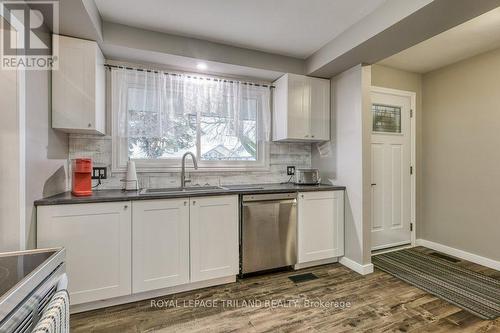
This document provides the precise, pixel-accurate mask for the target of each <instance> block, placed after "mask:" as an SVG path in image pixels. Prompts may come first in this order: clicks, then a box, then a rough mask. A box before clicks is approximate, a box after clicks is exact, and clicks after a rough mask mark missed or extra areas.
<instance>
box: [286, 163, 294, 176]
mask: <svg viewBox="0 0 500 333" xmlns="http://www.w3.org/2000/svg"><path fill="white" fill-rule="evenodd" d="M286 174H287V175H288V176H293V175H295V166H293V165H292V166H287V167H286Z"/></svg>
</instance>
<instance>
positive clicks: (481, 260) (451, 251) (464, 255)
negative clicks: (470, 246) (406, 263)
mask: <svg viewBox="0 0 500 333" xmlns="http://www.w3.org/2000/svg"><path fill="white" fill-rule="evenodd" d="M415 244H416V245H417V246H423V247H427V248H429V249H432V250H435V251H439V252H443V253H445V254H448V255H450V256H454V257H457V258H460V259H463V260H468V261H471V262H473V263H476V264H479V265H483V266H486V267H489V268H492V269H495V270H497V271H500V261H497V260H493V259H490V258H486V257H482V256H480V255H477V254H474V253H470V252H466V251H463V250H459V249H455V248H453V247H450V246H447V245H443V244H439V243H434V242H431V241H428V240H425V239H417V241H416V242H415Z"/></svg>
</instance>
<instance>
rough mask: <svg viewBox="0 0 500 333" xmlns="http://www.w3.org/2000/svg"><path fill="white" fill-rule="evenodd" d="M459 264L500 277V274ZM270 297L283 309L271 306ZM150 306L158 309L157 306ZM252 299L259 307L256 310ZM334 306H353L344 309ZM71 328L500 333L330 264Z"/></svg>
mask: <svg viewBox="0 0 500 333" xmlns="http://www.w3.org/2000/svg"><path fill="white" fill-rule="evenodd" d="M419 249H420V250H421V251H430V250H428V249H425V248H419ZM458 264H459V265H463V266H465V267H468V268H470V269H473V270H475V271H478V272H482V273H483V274H486V275H488V276H492V277H494V278H497V279H500V272H498V271H495V270H492V269H489V268H486V267H482V266H479V265H476V264H473V263H470V262H464V261H461V262H460V263H458ZM307 272H312V273H314V274H316V275H317V276H318V277H319V278H318V279H316V280H311V281H308V282H302V283H298V284H294V283H293V282H292V281H290V280H289V279H288V276H290V275H295V274H299V273H307ZM228 300H233V301H236V300H238V301H239V304H235V303H232V304H229V302H228ZM266 300H267V301H271V300H274V301H275V302H279V304H278V303H277V304H274V305H275V306H271V304H266V303H265V302H266ZM152 301H156V304H157V305H160V306H157V307H155V306H151V304H152ZM161 301H165V303H164V304H161ZM195 301H197V302H199V303H198V304H197V306H195V304H194V302H195ZM210 301H211V302H212V303H211V304H210ZM245 301H247V304H245V303H244V302H245ZM252 301H253V302H258V301H261V304H254V305H260V306H254V307H252V306H250V304H248V303H250V302H252ZM175 302H176V304H175ZM215 302H217V303H215ZM287 302H288V303H287ZM313 302H315V303H313ZM320 302H323V303H321V304H320ZM335 302H346V303H347V302H348V303H350V304H349V305H350V306H349V307H347V306H346V307H344V308H340V307H339V305H340V304H335ZM284 305H288V306H289V307H284ZM327 305H329V306H330V307H327ZM335 305H337V307H335ZM71 331H72V332H120V333H125V332H386V331H387V332H500V318H497V319H496V320H494V321H485V320H481V319H480V318H477V317H475V316H473V315H472V314H469V313H468V312H465V311H464V310H461V309H460V308H458V307H456V306H454V305H451V304H449V303H447V302H445V301H442V300H440V299H438V298H436V297H434V296H432V295H430V294H428V293H426V292H425V291H422V290H420V289H418V288H416V287H413V286H412V285H409V284H407V283H405V282H403V281H401V280H398V279H396V278H394V277H392V276H391V275H389V274H386V273H384V272H382V271H380V270H375V272H374V273H373V274H370V275H367V276H361V275H359V274H357V273H355V272H353V271H350V270H349V269H347V268H345V267H344V266H342V265H340V264H331V265H325V266H320V267H316V268H311V269H304V270H301V271H299V272H282V273H276V274H270V275H265V276H259V277H252V278H247V279H243V280H239V281H238V282H237V283H232V284H227V285H223V286H218V287H212V288H205V289H200V290H195V291H190V292H184V293H180V294H175V295H169V296H165V297H160V298H156V299H154V300H146V301H141V302H136V303H130V304H124V305H119V306H115V307H110V308H106V309H101V310H94V311H89V312H85V313H79V314H75V315H72V316H71Z"/></svg>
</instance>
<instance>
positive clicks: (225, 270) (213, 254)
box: [190, 195, 239, 282]
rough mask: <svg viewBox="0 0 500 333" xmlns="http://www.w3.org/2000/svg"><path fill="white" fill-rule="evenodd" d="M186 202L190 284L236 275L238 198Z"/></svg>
mask: <svg viewBox="0 0 500 333" xmlns="http://www.w3.org/2000/svg"><path fill="white" fill-rule="evenodd" d="M190 202H191V208H190V221H191V224H190V227H191V238H190V239H191V241H190V245H191V282H197V281H203V280H210V279H215V278H220V277H226V276H232V275H236V274H238V272H239V266H238V258H239V255H238V224H239V221H238V196H237V195H231V196H229V195H228V196H220V197H203V198H191V199H190Z"/></svg>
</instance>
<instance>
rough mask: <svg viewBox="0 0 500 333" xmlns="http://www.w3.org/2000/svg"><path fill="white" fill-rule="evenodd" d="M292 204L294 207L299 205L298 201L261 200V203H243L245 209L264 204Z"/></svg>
mask: <svg viewBox="0 0 500 333" xmlns="http://www.w3.org/2000/svg"><path fill="white" fill-rule="evenodd" d="M288 203H291V204H293V205H294V206H295V205H296V204H297V199H290V200H260V201H243V203H242V205H243V207H251V206H258V205H262V204H288Z"/></svg>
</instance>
